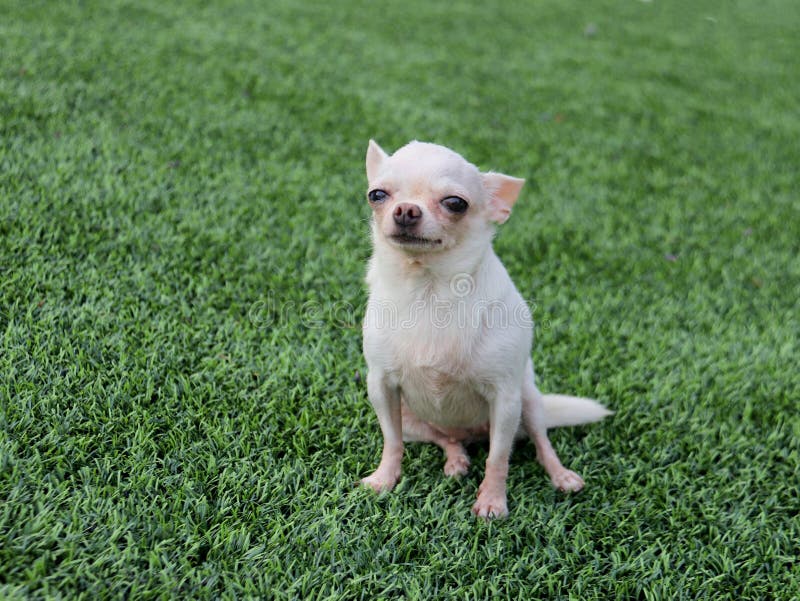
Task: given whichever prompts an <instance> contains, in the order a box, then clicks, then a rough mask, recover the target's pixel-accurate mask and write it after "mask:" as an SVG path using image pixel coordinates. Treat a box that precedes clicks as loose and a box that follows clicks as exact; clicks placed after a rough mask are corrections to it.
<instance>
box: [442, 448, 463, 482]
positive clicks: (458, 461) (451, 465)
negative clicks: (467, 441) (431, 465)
mask: <svg viewBox="0 0 800 601" xmlns="http://www.w3.org/2000/svg"><path fill="white" fill-rule="evenodd" d="M468 470H469V457H468V456H467V454H466V453H464V452H463V451H460V452H453V453H448V455H447V461H446V462H445V464H444V475H445V476H451V477H458V476H466V475H467V471H468Z"/></svg>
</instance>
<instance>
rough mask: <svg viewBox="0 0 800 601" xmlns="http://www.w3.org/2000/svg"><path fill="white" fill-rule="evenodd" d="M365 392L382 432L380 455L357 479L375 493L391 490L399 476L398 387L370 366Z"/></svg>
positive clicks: (399, 430) (401, 459)
mask: <svg viewBox="0 0 800 601" xmlns="http://www.w3.org/2000/svg"><path fill="white" fill-rule="evenodd" d="M367 394H368V395H369V400H370V403H372V407H373V408H374V409H375V413H376V414H377V416H378V422H379V423H380V425H381V431H382V432H383V454H382V455H381V463H380V465H379V466H378V469H376V470H375V472H374V473H373V474H372V475H371V476H367V477H366V478H364V479H362V480H361V482H362V483H363V484H366V485H367V486H369V487H371V488H372V489H374V490H376V491H378V492H380V491H383V490H391V489H392V488H394V485H395V484H397V480H398V478H400V469H401V465H402V462H403V425H402V424H403V421H402V417H401V412H400V390H399V389H398V388H397V387H396V386H392V385H391V384H390V383H389V382H388V378H387V377H386V375H385V374H384V373H382V372H380V371H378V370H374V369H371V370H370V371H369V373H368V375H367Z"/></svg>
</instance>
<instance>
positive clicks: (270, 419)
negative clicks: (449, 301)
mask: <svg viewBox="0 0 800 601" xmlns="http://www.w3.org/2000/svg"><path fill="white" fill-rule="evenodd" d="M0 14H2V15H3V17H2V19H0V597H2V598H8V599H17V598H19V599H39V598H53V599H56V598H63V599H98V598H135V599H151V598H161V599H171V598H200V599H203V598H209V599H210V598H228V599H232V598H241V597H251V596H255V597H263V598H279V599H289V598H314V599H334V598H356V599H381V598H395V597H396V596H398V595H401V594H404V595H406V596H407V597H408V598H419V599H434V598H447V597H452V598H459V599H486V598H501V599H505V598H507V599H521V598H526V599H534V598H572V599H614V598H635V599H692V598H707V599H736V600H739V599H759V598H760V599H768V598H783V599H791V598H798V597H799V596H800V564H799V563H798V542H797V541H798V540H800V520H799V519H798V511H799V510H800V491H799V484H798V480H799V478H798V463H800V446H799V444H798V440H800V417H798V399H800V375H798V367H797V365H798V358H799V357H800V345H798V338H799V337H800V316H799V314H800V311H799V308H800V307H799V306H798V298H800V259H799V258H798V257H799V256H800V200H799V199H798V189H799V188H800V181H799V178H798V165H800V144H798V140H800V113H799V112H798V98H800V77H798V75H800V59H798V57H800V37H798V35H797V32H798V31H799V30H800V9H798V6H797V3H796V2H793V0H781V1H779V0H775V1H767V2H755V1H754V0H753V1H744V0H742V1H738V2H724V3H722V2H710V1H700V2H660V1H656V2H651V3H645V2H634V1H616V2H612V1H610V0H606V1H603V2H592V3H572V2H570V3H564V2H559V1H557V0H547V1H545V2H535V3H534V2H530V3H500V2H490V3H486V2H470V3H458V4H457V6H455V7H452V8H446V4H444V3H428V2H410V1H408V2H403V3H396V4H394V3H392V4H387V3H378V2H374V3H368V2H356V1H348V2H335V3H313V4H312V3H303V2H293V1H283V2H280V1H276V2H265V3H257V2H226V3H214V5H213V6H207V5H206V3H200V2H197V3H195V2H191V3H190V2H183V3H170V2H153V1H143V2H138V1H137V2H123V1H113V2H36V1H33V0H31V1H29V2H13V1H9V0H0ZM590 24H593V27H589V29H588V30H587V26H589V25H590ZM587 31H588V34H587ZM370 137H374V138H375V139H377V140H378V141H379V142H380V143H381V144H382V145H383V146H384V147H385V148H387V149H388V150H393V149H395V148H397V147H399V146H400V145H402V144H403V143H405V142H406V141H408V140H410V139H413V138H418V139H422V140H428V141H435V142H438V143H442V144H445V145H447V146H450V147H452V148H454V149H456V150H457V151H459V152H461V153H462V154H464V155H465V156H466V157H467V158H469V159H470V160H472V161H473V162H475V163H476V164H477V165H479V166H480V167H481V168H483V169H495V170H500V171H504V172H506V173H509V174H512V175H516V176H520V177H525V178H527V179H528V184H527V186H526V188H525V190H524V193H523V196H522V198H521V200H520V201H519V202H518V204H517V207H516V209H515V211H514V215H513V217H512V219H511V220H510V221H509V223H508V224H507V225H506V226H504V227H503V228H502V229H501V231H500V233H499V236H498V239H497V242H496V248H497V250H498V253H499V254H500V256H501V258H502V259H503V261H504V262H505V264H506V266H507V267H508V269H509V271H510V273H511V275H512V277H513V278H514V279H515V281H516V282H517V285H518V287H519V289H520V290H521V292H522V293H523V295H524V296H525V297H526V298H527V299H529V300H530V301H531V303H534V316H535V318H536V319H537V321H538V324H539V326H538V329H537V340H536V345H535V348H534V351H533V353H534V360H535V364H536V366H537V371H538V374H539V378H540V382H541V386H542V388H543V389H544V390H546V391H560V392H570V393H576V394H581V395H587V396H594V397H596V398H599V399H602V400H603V401H604V402H605V403H606V404H608V405H609V406H611V407H612V408H613V409H615V410H616V412H617V413H616V415H615V416H614V417H613V418H612V419H609V420H607V421H605V422H604V423H601V424H599V425H593V426H590V427H585V428H577V429H565V430H557V431H554V432H553V435H552V438H553V441H554V445H555V446H556V449H557V450H558V452H559V453H560V454H561V457H562V459H563V460H564V461H565V463H566V464H568V465H569V466H571V467H574V468H575V469H576V470H578V471H579V472H580V473H582V474H583V476H584V477H585V479H586V481H587V488H586V489H585V490H584V491H583V492H581V493H580V494H578V495H576V496H569V497H567V496H564V495H561V494H558V493H556V492H555V491H553V490H552V489H551V488H550V486H549V484H548V482H547V479H546V477H545V475H544V472H543V470H542V469H541V468H540V467H539V466H538V465H537V463H536V461H535V457H534V453H533V451H532V448H531V445H529V444H528V445H521V446H519V448H518V449H517V450H516V453H515V455H514V457H513V460H512V466H511V472H510V481H509V487H510V488H509V504H510V509H511V515H510V517H509V518H508V519H507V520H504V521H499V522H495V523H489V524H487V523H483V522H480V521H476V520H474V519H473V518H472V517H471V516H470V514H469V509H470V507H471V505H472V502H473V500H474V496H475V492H476V489H477V486H478V484H479V482H480V478H481V474H482V463H483V460H484V459H485V457H486V451H487V449H486V447H485V446H476V447H474V448H472V449H471V451H472V454H473V461H474V466H475V467H473V469H472V470H471V472H470V474H469V475H468V477H466V478H464V479H463V480H462V481H460V482H455V481H448V480H446V479H444V478H443V476H442V475H441V468H442V458H441V452H440V451H439V450H438V449H437V448H435V447H433V446H428V445H409V446H408V448H407V453H406V459H405V463H404V470H405V471H404V477H403V479H402V481H401V484H400V485H399V486H398V488H397V490H396V492H394V493H392V494H388V495H383V496H380V497H376V496H375V495H373V494H370V493H368V492H367V491H365V490H363V489H358V488H355V489H354V487H353V482H355V481H356V480H357V478H359V477H360V476H363V475H366V474H368V473H369V472H370V471H371V470H372V469H373V468H374V467H375V466H376V465H377V461H378V458H379V453H380V446H381V436H380V431H379V428H378V424H377V420H376V419H375V417H374V415H373V412H372V409H371V408H370V406H369V403H368V401H367V398H366V394H365V386H364V381H363V374H364V369H365V368H364V362H363V359H362V357H361V349H360V344H361V341H360V329H359V320H360V316H361V315H362V312H363V308H362V307H363V304H364V302H365V289H364V284H363V273H364V263H365V260H366V259H367V257H368V256H369V252H370V249H369V241H368V237H367V225H366V223H367V218H368V215H369V209H368V207H367V204H366V202H365V201H364V196H363V195H364V188H365V178H364V173H363V159H364V153H365V151H366V145H367V140H368V139H369V138H370ZM357 374H360V377H359V376H358V375H357Z"/></svg>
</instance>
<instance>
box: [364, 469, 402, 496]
mask: <svg viewBox="0 0 800 601" xmlns="http://www.w3.org/2000/svg"><path fill="white" fill-rule="evenodd" d="M398 478H399V475H394V474H390V473H386V472H381V471H380V470H378V471H376V472H375V473H374V474H372V475H371V476H367V477H366V478H362V479H361V484H363V485H364V486H368V487H370V488H371V489H372V490H374V491H375V492H385V491H390V490H392V489H393V488H394V485H395V484H397V480H398Z"/></svg>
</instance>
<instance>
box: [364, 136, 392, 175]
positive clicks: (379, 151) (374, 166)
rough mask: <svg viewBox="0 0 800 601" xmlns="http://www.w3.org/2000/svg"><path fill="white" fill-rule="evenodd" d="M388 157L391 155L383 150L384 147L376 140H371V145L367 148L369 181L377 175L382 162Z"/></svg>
mask: <svg viewBox="0 0 800 601" xmlns="http://www.w3.org/2000/svg"><path fill="white" fill-rule="evenodd" d="M388 158H389V155H388V154H386V153H385V152H384V151H383V148H381V147H380V146H378V143H377V142H376V141H375V140H370V141H369V147H368V148H367V179H368V180H369V181H372V180H373V179H375V178H376V177H377V175H378V171H380V168H381V164H383V161H385V160H386V159H388Z"/></svg>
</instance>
